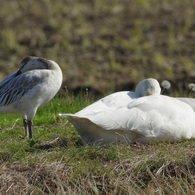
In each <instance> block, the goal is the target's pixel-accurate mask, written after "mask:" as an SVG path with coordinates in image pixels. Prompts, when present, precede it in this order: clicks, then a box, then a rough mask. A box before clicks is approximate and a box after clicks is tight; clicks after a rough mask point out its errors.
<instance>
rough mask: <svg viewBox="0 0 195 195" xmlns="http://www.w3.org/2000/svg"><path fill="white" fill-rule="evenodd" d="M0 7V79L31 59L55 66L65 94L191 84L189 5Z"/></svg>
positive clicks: (98, 0)
mask: <svg viewBox="0 0 195 195" xmlns="http://www.w3.org/2000/svg"><path fill="white" fill-rule="evenodd" d="M0 2H1V6H0V70H1V71H0V80H2V79H3V78H5V77H6V76H8V75H9V74H11V73H12V72H13V71H15V70H16V69H17V68H18V65H19V63H20V62H21V60H22V59H23V58H24V57H26V56H28V55H35V56H39V57H44V58H48V59H52V60H54V61H56V62H57V63H58V64H59V65H60V66H61V69H62V71H63V75H64V82H63V88H64V87H65V86H67V87H68V88H69V89H70V90H72V91H78V90H79V89H80V88H88V89H89V92H90V93H91V92H92V93H94V94H96V95H97V94H102V93H104V94H105V93H109V92H113V91H118V90H132V89H134V87H135V85H136V84H137V82H139V81H140V80H142V79H144V78H147V77H154V78H156V79H158V80H159V81H162V80H164V79H167V80H169V81H171V83H172V91H177V92H181V91H183V90H185V89H186V87H187V84H188V83H190V82H195V65H194V62H195V55H194V51H195V41H194V40H195V20H194V18H195V11H194V6H195V3H194V1H193V0H185V1H183V0H174V1H167V0H158V1H157V0H147V1H145V0H106V1H105V0H82V1H81V0H74V1H73V0H58V1H52V0H39V1H38V0H34V1H31V0H28V1H26V0H20V1H17V0H9V1H7V0H1V1H0Z"/></svg>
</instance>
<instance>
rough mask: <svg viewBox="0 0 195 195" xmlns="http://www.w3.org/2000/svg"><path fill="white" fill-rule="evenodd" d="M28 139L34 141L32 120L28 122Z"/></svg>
mask: <svg viewBox="0 0 195 195" xmlns="http://www.w3.org/2000/svg"><path fill="white" fill-rule="evenodd" d="M27 122H28V137H29V138H30V139H33V135H32V121H31V120H28V121H27Z"/></svg>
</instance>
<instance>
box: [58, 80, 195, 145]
mask: <svg viewBox="0 0 195 195" xmlns="http://www.w3.org/2000/svg"><path fill="white" fill-rule="evenodd" d="M149 80H150V81H151V82H150V84H149V85H148V80H144V81H142V82H140V83H139V84H138V86H137V88H136V90H137V89H142V90H141V91H142V96H143V95H144V89H145V90H146V92H145V94H146V93H148V92H147V90H148V89H153V90H152V91H151V90H150V94H152V93H153V91H156V92H157V93H156V94H157V95H154V96H147V97H140V95H139V94H138V93H137V92H127V91H125V92H117V93H114V94H111V95H109V96H107V97H104V98H102V99H100V100H99V101H97V102H95V103H93V104H92V105H90V106H88V107H86V108H84V109H83V110H81V111H79V112H77V113H76V114H60V116H61V117H63V118H67V119H68V120H69V121H70V122H71V123H72V124H73V125H74V126H75V128H76V129H77V131H78V133H79V134H80V136H81V138H82V140H83V141H84V142H86V143H89V144H90V143H98V144H99V143H102V144H104V143H110V142H114V143H116V142H127V143H129V142H132V141H140V142H142V143H145V142H148V141H150V140H152V139H156V140H160V141H162V140H177V139H181V138H191V137H195V112H194V111H193V109H192V108H191V106H189V105H188V104H186V103H185V102H182V101H180V100H178V99H176V98H171V97H168V96H164V95H160V86H159V84H158V82H157V81H156V80H154V79H149ZM139 93H140V92H139Z"/></svg>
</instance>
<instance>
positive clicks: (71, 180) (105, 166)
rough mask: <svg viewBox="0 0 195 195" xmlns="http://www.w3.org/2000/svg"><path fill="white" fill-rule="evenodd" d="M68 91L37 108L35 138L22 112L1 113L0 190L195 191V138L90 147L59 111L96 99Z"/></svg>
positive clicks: (129, 192)
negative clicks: (27, 134)
mask: <svg viewBox="0 0 195 195" xmlns="http://www.w3.org/2000/svg"><path fill="white" fill-rule="evenodd" d="M65 94H66V95H65V96H66V98H64V97H56V98H54V99H53V100H52V101H51V102H50V103H48V104H47V105H45V106H43V107H41V108H39V110H38V112H37V115H36V117H35V118H34V131H33V134H34V138H35V140H34V141H32V140H26V138H24V129H23V127H22V118H21V116H20V115H0V127H1V129H0V140H1V141H0V181H1V182H0V194H71V195H72V194H194V193H195V191H194V189H195V156H194V153H195V139H191V140H181V141H178V142H175V143H155V142H154V143H152V144H150V145H140V144H130V145H112V144H110V145H104V146H90V147H89V146H87V145H84V144H83V143H82V141H81V139H80V137H79V135H78V133H77V132H76V130H75V128H74V127H73V126H72V125H71V124H70V123H68V122H67V121H66V120H65V119H60V118H58V113H61V112H63V113H64V112H67V113H68V112H71V113H74V112H76V111H78V110H80V109H82V108H83V107H85V106H86V105H88V104H90V103H91V102H92V100H90V99H89V98H88V94H87V93H86V92H84V93H83V94H82V95H79V96H78V97H74V96H72V95H71V94H70V93H68V92H67V91H66V92H65Z"/></svg>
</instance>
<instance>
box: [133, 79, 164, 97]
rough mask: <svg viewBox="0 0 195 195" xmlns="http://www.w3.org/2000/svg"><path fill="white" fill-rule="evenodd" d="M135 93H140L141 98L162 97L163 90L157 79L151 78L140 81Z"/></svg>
mask: <svg viewBox="0 0 195 195" xmlns="http://www.w3.org/2000/svg"><path fill="white" fill-rule="evenodd" d="M135 92H136V93H139V94H140V96H148V95H160V92H161V88H160V85H159V82H158V81H157V80H156V79H152V78H149V79H144V80H143V81H140V82H139V83H138V85H137V86H136V89H135Z"/></svg>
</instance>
